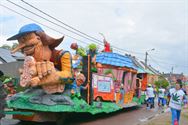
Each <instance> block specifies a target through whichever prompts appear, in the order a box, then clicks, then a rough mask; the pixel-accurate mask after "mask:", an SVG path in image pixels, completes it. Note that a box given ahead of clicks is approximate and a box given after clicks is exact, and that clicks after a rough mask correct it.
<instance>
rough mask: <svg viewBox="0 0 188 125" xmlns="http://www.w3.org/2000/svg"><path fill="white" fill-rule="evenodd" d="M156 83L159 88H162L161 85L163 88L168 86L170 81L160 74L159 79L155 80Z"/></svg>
mask: <svg viewBox="0 0 188 125" xmlns="http://www.w3.org/2000/svg"><path fill="white" fill-rule="evenodd" d="M155 85H156V87H157V89H158V88H160V86H161V87H163V88H167V87H168V86H169V83H168V81H167V80H166V79H165V78H164V77H162V76H159V80H158V81H155Z"/></svg>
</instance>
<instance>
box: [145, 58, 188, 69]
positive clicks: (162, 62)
mask: <svg viewBox="0 0 188 125" xmlns="http://www.w3.org/2000/svg"><path fill="white" fill-rule="evenodd" d="M149 57H150V58H151V59H152V60H155V59H153V58H152V57H151V56H149ZM155 61H156V60H155ZM157 62H158V63H161V64H166V65H171V66H179V67H188V66H186V65H177V64H172V63H167V62H164V61H157Z"/></svg>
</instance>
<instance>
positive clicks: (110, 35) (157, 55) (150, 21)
mask: <svg viewBox="0 0 188 125" xmlns="http://www.w3.org/2000/svg"><path fill="white" fill-rule="evenodd" d="M10 1H12V2H14V3H16V4H18V5H20V6H22V7H24V8H26V9H28V10H30V11H32V12H34V13H36V14H39V15H40V16H42V17H45V18H46V19H48V20H50V21H52V22H55V23H57V24H59V25H61V26H57V25H54V24H52V23H50V22H49V21H46V20H44V19H41V18H40V17H37V16H35V15H33V14H31V13H29V12H27V11H24V10H23V9H21V8H19V7H17V6H15V5H13V4H11V3H10V2H8V1H7V0H1V1H0V4H1V5H0V46H1V45H3V44H9V45H11V44H12V43H13V42H17V41H6V39H7V38H9V37H10V36H12V35H15V34H16V33H17V32H18V30H19V28H20V27H21V26H23V25H25V24H29V23H36V22H34V21H33V20H35V21H37V24H39V25H40V26H41V27H42V28H43V29H44V31H45V32H46V33H47V34H48V35H50V36H52V37H55V38H58V37H61V36H62V35H65V39H64V41H63V42H62V43H61V44H60V46H59V47H58V48H63V49H65V50H70V47H69V46H70V44H71V43H72V42H77V43H78V44H79V45H80V46H83V47H86V46H87V45H88V44H89V43H94V41H91V40H88V39H85V38H82V37H80V36H78V35H75V34H73V33H71V32H69V31H67V30H65V29H64V28H62V26H63V27H66V26H64V25H63V24H61V23H59V22H57V21H55V20H53V19H50V18H49V17H47V16H45V15H43V14H41V13H40V12H39V11H37V10H35V9H33V8H31V7H30V6H28V5H27V4H24V3H23V2H21V1H20V0H10ZM25 1H26V2H28V3H30V4H32V5H33V6H35V7H37V8H39V9H40V10H42V11H44V12H46V13H48V14H49V15H51V16H53V17H55V18H57V19H58V20H60V21H62V22H64V23H66V24H68V25H70V26H72V27H74V28H76V29H78V30H80V31H82V32H84V33H86V34H88V35H90V36H92V37H94V38H96V39H99V40H101V41H102V40H103V38H102V36H101V35H100V34H99V33H103V34H104V35H105V37H106V39H107V40H108V41H109V42H110V44H111V45H112V46H115V47H117V48H121V49H123V50H125V51H124V52H122V51H118V50H115V49H114V51H115V52H118V53H121V54H125V53H128V54H131V55H133V56H136V57H137V58H138V59H139V60H142V61H144V59H145V53H146V52H148V54H149V55H148V64H150V65H151V66H153V67H154V68H155V69H157V70H159V71H160V72H165V73H169V72H171V71H172V67H173V73H184V74H186V75H188V1H187V0H95V1H94V0H51V1H49V0H25ZM2 5H3V6H6V7H9V8H11V9H13V10H14V11H16V12H19V13H21V14H23V15H25V16H27V17H29V18H31V19H33V20H30V19H27V18H25V17H23V16H21V15H19V14H16V13H14V12H12V11H10V10H8V9H6V8H5V7H3V6H2ZM42 24H43V25H42ZM44 25H45V26H44ZM46 26H48V27H50V28H53V29H55V30H56V31H58V32H56V31H54V30H51V29H49V28H48V27H46ZM69 36H71V37H74V38H76V39H79V40H80V41H78V40H75V39H73V38H71V37H69ZM85 43H87V44H85ZM99 47H100V49H101V50H102V49H103V47H102V46H99ZM153 48H154V49H155V50H153V51H151V49H153Z"/></svg>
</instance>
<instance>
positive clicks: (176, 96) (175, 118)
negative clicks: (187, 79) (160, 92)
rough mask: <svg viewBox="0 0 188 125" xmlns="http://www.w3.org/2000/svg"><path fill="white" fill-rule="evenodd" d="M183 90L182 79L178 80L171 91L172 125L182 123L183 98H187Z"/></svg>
mask: <svg viewBox="0 0 188 125" xmlns="http://www.w3.org/2000/svg"><path fill="white" fill-rule="evenodd" d="M181 88H182V82H181V80H180V79H178V80H177V82H176V85H175V88H172V89H170V90H169V92H170V96H171V98H170V103H169V107H170V108H171V114H172V125H179V121H180V114H181V109H182V104H183V98H184V96H185V93H184V92H183V90H182V89H181Z"/></svg>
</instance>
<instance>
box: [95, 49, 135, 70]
mask: <svg viewBox="0 0 188 125" xmlns="http://www.w3.org/2000/svg"><path fill="white" fill-rule="evenodd" d="M96 62H98V63H101V64H105V65H112V66H118V67H128V68H132V69H136V66H135V65H134V63H133V61H132V59H131V58H130V57H129V56H126V55H120V54H118V53H105V52H104V53H99V54H97V57H96Z"/></svg>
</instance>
